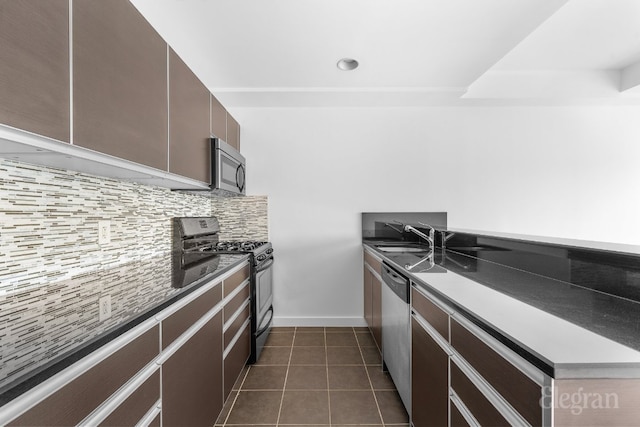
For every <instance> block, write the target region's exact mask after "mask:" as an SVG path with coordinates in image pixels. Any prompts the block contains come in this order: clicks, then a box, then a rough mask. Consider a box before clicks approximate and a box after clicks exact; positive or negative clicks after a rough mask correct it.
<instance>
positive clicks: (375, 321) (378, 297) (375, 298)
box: [371, 274, 382, 349]
mask: <svg viewBox="0 0 640 427" xmlns="http://www.w3.org/2000/svg"><path fill="white" fill-rule="evenodd" d="M371 323H372V325H373V326H372V328H371V332H372V333H373V338H374V339H375V341H376V344H378V349H382V283H381V282H380V281H379V280H378V278H377V277H376V276H374V275H373V274H372V275H371Z"/></svg>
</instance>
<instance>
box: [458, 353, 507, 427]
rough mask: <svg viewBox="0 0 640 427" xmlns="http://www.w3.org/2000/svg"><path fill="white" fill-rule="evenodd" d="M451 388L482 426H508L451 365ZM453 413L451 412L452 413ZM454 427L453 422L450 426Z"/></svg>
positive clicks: (484, 398)
mask: <svg viewBox="0 0 640 427" xmlns="http://www.w3.org/2000/svg"><path fill="white" fill-rule="evenodd" d="M451 388H452V389H453V391H455V392H456V394H457V395H458V397H459V398H460V400H462V401H463V402H464V405H465V406H466V407H467V408H468V409H469V411H470V412H471V414H472V415H473V417H474V418H475V419H476V420H477V421H478V422H479V423H480V425H483V426H508V425H510V424H509V422H508V421H507V420H506V419H505V418H504V416H502V414H501V413H500V412H499V411H498V410H497V409H496V408H495V407H494V406H493V405H492V404H491V403H490V402H489V400H488V399H487V398H486V397H485V395H484V394H482V392H481V391H480V390H478V389H477V388H476V386H475V385H474V384H473V383H472V382H471V380H470V379H469V378H467V376H466V375H465V374H464V373H463V372H462V371H461V370H460V368H458V367H457V366H456V364H455V363H453V362H452V363H451ZM452 413H453V411H452ZM451 425H452V426H453V425H454V424H453V422H452V424H451ZM463 425H464V424H463Z"/></svg>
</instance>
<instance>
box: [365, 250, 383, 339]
mask: <svg viewBox="0 0 640 427" xmlns="http://www.w3.org/2000/svg"><path fill="white" fill-rule="evenodd" d="M371 270H373V271H375V272H377V273H378V274H382V261H380V260H378V259H377V258H374V257H373V256H372V255H371V254H370V253H369V252H367V251H366V250H365V251H364V284H363V286H364V318H365V320H366V322H367V325H368V326H369V329H370V330H371V334H372V335H373V339H374V340H375V342H376V345H377V346H378V350H381V349H382V283H381V282H380V280H378V277H376V275H375V274H374V273H373V272H372V271H371Z"/></svg>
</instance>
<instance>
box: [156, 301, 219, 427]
mask: <svg viewBox="0 0 640 427" xmlns="http://www.w3.org/2000/svg"><path fill="white" fill-rule="evenodd" d="M222 403H223V401H222V313H221V312H219V313H218V314H216V315H215V316H214V317H213V318H212V319H211V320H209V322H207V323H206V324H205V325H204V326H203V327H202V328H201V329H200V330H199V331H198V332H196V334H195V335H193V336H192V337H191V339H189V341H187V342H186V343H185V344H184V345H183V346H182V347H180V349H179V350H178V351H176V352H175V353H174V354H173V355H172V356H171V357H170V358H169V359H168V360H167V361H166V362H165V363H164V364H163V365H162V423H163V425H167V426H212V425H214V423H215V422H216V419H217V418H218V414H219V413H220V411H221V410H222Z"/></svg>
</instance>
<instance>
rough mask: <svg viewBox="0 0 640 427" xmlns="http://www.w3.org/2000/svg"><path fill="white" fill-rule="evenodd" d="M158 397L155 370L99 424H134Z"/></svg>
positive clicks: (158, 388)
mask: <svg viewBox="0 0 640 427" xmlns="http://www.w3.org/2000/svg"><path fill="white" fill-rule="evenodd" d="M159 398H160V371H159V370H158V371H156V372H155V373H154V374H153V375H151V377H149V379H147V380H146V381H145V382H144V383H143V384H142V385H141V386H140V387H138V389H137V390H136V391H134V392H133V394H132V395H131V396H129V397H128V398H127V399H126V400H125V401H124V402H122V403H121V404H120V406H118V408H116V410H115V411H113V412H112V413H111V414H110V415H109V416H108V417H107V418H106V419H105V420H104V421H103V422H102V423H100V425H101V426H105V427H106V426H134V425H136V424H137V423H138V422H139V421H140V420H141V419H142V418H143V417H144V415H145V414H146V413H147V411H148V410H149V409H151V407H152V406H153V405H154V404H155V403H156V402H157V401H158V399H159Z"/></svg>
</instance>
